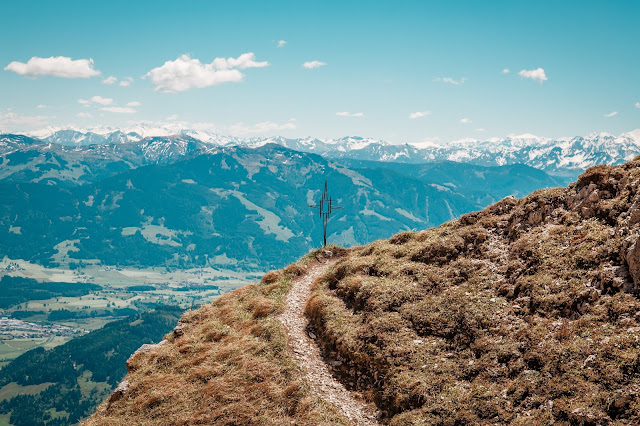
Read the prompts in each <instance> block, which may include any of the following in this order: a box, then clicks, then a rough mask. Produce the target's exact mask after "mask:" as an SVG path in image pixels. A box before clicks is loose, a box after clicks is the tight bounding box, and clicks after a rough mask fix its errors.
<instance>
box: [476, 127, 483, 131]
mask: <svg viewBox="0 0 640 426" xmlns="http://www.w3.org/2000/svg"><path fill="white" fill-rule="evenodd" d="M484 131H485V129H483V128H482V127H480V128H477V129H476V132H484Z"/></svg>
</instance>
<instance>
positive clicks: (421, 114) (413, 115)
mask: <svg viewBox="0 0 640 426" xmlns="http://www.w3.org/2000/svg"><path fill="white" fill-rule="evenodd" d="M427 115H431V111H416V112H412V113H411V114H409V118H411V119H413V118H421V117H426V116H427Z"/></svg>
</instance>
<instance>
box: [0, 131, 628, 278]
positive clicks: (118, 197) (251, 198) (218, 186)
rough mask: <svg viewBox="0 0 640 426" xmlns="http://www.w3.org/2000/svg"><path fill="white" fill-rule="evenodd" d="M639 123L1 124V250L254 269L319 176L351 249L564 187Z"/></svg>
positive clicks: (618, 150)
mask: <svg viewBox="0 0 640 426" xmlns="http://www.w3.org/2000/svg"><path fill="white" fill-rule="evenodd" d="M162 132H164V134H163V133H162ZM639 134H640V132H638V131H635V132H630V133H626V134H623V135H621V136H619V137H613V136H611V135H605V134H600V135H592V136H590V137H587V138H572V139H567V140H561V141H552V140H547V139H540V138H537V139H536V138H534V137H531V136H526V137H519V138H516V137H514V138H507V139H504V140H499V141H498V140H496V141H466V142H457V143H454V144H450V145H449V146H438V147H436V146H431V147H426V148H421V149H419V148H417V147H415V146H411V145H392V144H389V143H386V142H383V141H379V140H374V139H366V138H360V137H345V138H341V139H335V140H319V139H313V138H307V139H285V138H255V139H239V138H232V137H219V136H217V135H214V134H212V133H208V132H204V131H195V130H189V129H184V128H151V127H145V126H138V127H135V128H130V129H93V130H92V131H80V130H77V129H48V130H45V131H40V132H33V133H31V134H30V135H16V134H4V135H0V195H1V198H0V205H1V206H2V210H1V211H0V257H2V256H9V257H10V258H13V259H27V260H30V261H33V262H37V263H40V264H43V265H57V264H61V263H62V264H63V265H65V266H69V265H72V264H76V265H78V264H79V265H82V264H83V263H96V262H98V263H102V264H108V265H129V266H141V267H142V266H175V267H184V266H203V265H225V266H230V265H235V267H238V268H242V269H247V270H264V269H266V268H273V267H279V266H282V265H283V264H286V263H288V262H290V261H291V260H293V259H295V258H296V257H299V256H300V255H302V254H303V253H305V252H307V251H308V250H310V249H311V248H313V247H317V246H318V245H319V244H320V242H321V241H322V228H321V225H320V221H319V220H317V219H316V218H315V217H314V216H313V215H312V214H311V210H310V209H309V208H308V206H309V205H310V204H313V203H314V202H315V201H316V200H317V199H318V197H319V196H320V189H321V188H322V187H323V185H324V181H325V180H327V181H329V182H330V191H331V193H332V195H333V196H334V199H336V200H337V202H338V203H339V204H340V205H341V206H343V207H345V209H344V210H340V211H338V212H337V213H336V214H335V215H334V216H333V217H332V219H331V224H330V227H329V234H330V235H329V239H330V240H331V241H333V242H334V243H336V244H341V245H346V246H351V245H356V244H364V243H367V242H370V241H373V240H376V239H379V238H388V237H389V236H390V235H393V234H394V233H396V232H399V231H402V230H411V229H425V228H429V227H432V226H436V225H439V224H441V223H443V222H446V221H449V220H452V219H455V218H457V217H459V216H460V215H462V214H464V213H467V212H470V211H473V210H477V209H480V208H483V207H485V206H487V205H489V204H491V203H493V202H496V201H498V200H500V199H502V198H503V197H505V196H507V195H514V196H517V197H521V196H524V195H526V194H528V193H530V192H532V191H534V190H536V189H540V188H547V187H554V186H562V185H565V184H566V183H568V181H569V180H570V177H569V176H571V175H572V174H579V173H580V172H582V171H583V169H582V167H586V166H587V165H591V164H592V163H601V162H605V163H610V164H616V163H619V162H622V161H624V160H625V159H627V158H629V157H631V156H633V155H635V154H637V153H638V152H640V143H638V140H640V137H638V135H639ZM452 160H457V161H452Z"/></svg>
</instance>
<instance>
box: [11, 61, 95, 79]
mask: <svg viewBox="0 0 640 426" xmlns="http://www.w3.org/2000/svg"><path fill="white" fill-rule="evenodd" d="M4 70H5V71H12V72H15V73H17V74H20V75H24V76H27V77H36V76H39V75H51V76H54V77H63V78H89V77H95V76H97V75H100V71H98V70H96V69H94V68H93V59H77V60H73V59H71V58H68V57H66V56H52V57H50V58H39V57H37V56H34V57H33V58H31V59H29V60H28V61H27V63H26V64H25V63H23V62H15V61H14V62H11V63H10V64H9V65H7V66H6V67H5V68H4Z"/></svg>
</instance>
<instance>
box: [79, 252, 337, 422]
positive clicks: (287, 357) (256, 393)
mask: <svg viewBox="0 0 640 426" xmlns="http://www.w3.org/2000/svg"><path fill="white" fill-rule="evenodd" d="M337 250H339V249H337V248H334V252H337ZM316 256H322V254H321V253H320V252H316V253H311V254H310V255H308V256H306V257H305V258H303V259H302V260H301V261H300V262H298V263H297V264H293V265H290V266H289V267H287V268H286V269H284V270H283V271H281V272H270V273H268V274H267V275H265V277H264V278H263V279H262V281H261V282H260V283H258V284H254V285H249V286H246V287H243V288H241V289H239V290H236V291H233V292H231V293H227V294H225V295H224V296H222V297H220V298H219V299H218V300H216V301H215V302H213V303H211V304H208V305H206V306H204V307H201V308H199V309H197V310H194V311H189V312H188V313H186V314H185V315H184V316H183V317H182V319H181V320H180V324H181V325H180V328H181V332H174V333H171V334H169V335H167V336H166V339H167V343H165V344H163V345H161V346H158V347H156V348H154V349H153V350H152V351H150V352H147V353H142V354H138V355H135V356H134V357H133V358H132V359H131V360H130V362H129V363H128V370H129V374H128V375H127V377H126V380H128V381H129V382H130V383H131V385H130V387H129V390H128V391H127V392H126V393H125V394H124V396H123V397H122V398H121V399H119V400H117V401H114V402H112V403H111V404H110V403H109V402H105V403H104V404H103V405H102V406H101V407H99V408H98V410H97V412H96V413H95V414H94V415H93V416H92V417H91V418H90V419H89V420H88V421H87V422H86V425H92V426H93V425H130V424H199V423H205V424H214V423H215V424H216V425H232V424H273V425H276V424H277V425H280V424H281V425H285V424H286V425H290V424H292V423H295V424H314V425H322V424H326V425H329V424H331V425H335V424H348V422H347V420H346V419H344V418H341V417H340V415H339V414H338V413H337V412H336V411H335V409H334V408H333V407H331V406H329V405H327V404H325V403H324V402H322V401H321V400H319V399H318V398H316V397H314V395H312V394H311V393H310V391H309V388H308V385H307V383H306V382H305V381H304V380H303V379H302V378H301V377H300V373H299V371H298V370H297V368H296V366H295V364H294V362H293V360H292V357H291V354H290V353H289V351H288V349H287V344H286V335H285V332H284V329H283V327H282V325H281V324H280V322H279V321H278V319H277V315H278V313H280V312H282V309H283V303H284V300H285V295H286V293H287V292H288V290H289V288H290V284H291V280H292V279H293V278H295V277H296V276H297V275H299V274H300V273H301V272H302V271H303V270H304V268H305V267H306V265H308V264H309V263H310V262H313V261H314V258H315V257H316Z"/></svg>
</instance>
